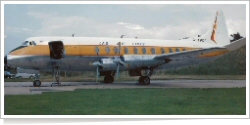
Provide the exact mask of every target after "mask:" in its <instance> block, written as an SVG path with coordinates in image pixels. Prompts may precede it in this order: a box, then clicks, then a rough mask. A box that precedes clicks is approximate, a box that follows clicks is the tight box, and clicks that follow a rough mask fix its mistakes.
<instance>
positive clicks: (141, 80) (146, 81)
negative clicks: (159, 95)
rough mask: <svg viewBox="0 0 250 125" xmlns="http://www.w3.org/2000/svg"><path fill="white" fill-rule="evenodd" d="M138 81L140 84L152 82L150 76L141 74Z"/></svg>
mask: <svg viewBox="0 0 250 125" xmlns="http://www.w3.org/2000/svg"><path fill="white" fill-rule="evenodd" d="M138 81H139V84H140V85H149V84H150V78H149V77H148V76H141V77H140V78H139V80H138Z"/></svg>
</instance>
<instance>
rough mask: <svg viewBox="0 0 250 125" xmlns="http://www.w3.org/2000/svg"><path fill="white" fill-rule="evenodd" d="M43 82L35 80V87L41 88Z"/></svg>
mask: <svg viewBox="0 0 250 125" xmlns="http://www.w3.org/2000/svg"><path fill="white" fill-rule="evenodd" d="M41 84H42V83H41V81H40V80H34V81H33V86H35V87H39V86H41Z"/></svg>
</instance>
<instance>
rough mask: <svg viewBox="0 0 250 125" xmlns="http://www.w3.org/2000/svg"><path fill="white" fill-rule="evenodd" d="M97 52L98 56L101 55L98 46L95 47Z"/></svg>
mask: <svg viewBox="0 0 250 125" xmlns="http://www.w3.org/2000/svg"><path fill="white" fill-rule="evenodd" d="M95 52H96V54H97V55H98V54H99V48H98V47H97V46H96V47H95Z"/></svg>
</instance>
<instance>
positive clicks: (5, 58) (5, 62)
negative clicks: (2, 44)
mask: <svg viewBox="0 0 250 125" xmlns="http://www.w3.org/2000/svg"><path fill="white" fill-rule="evenodd" d="M4 64H7V55H5V56H4Z"/></svg>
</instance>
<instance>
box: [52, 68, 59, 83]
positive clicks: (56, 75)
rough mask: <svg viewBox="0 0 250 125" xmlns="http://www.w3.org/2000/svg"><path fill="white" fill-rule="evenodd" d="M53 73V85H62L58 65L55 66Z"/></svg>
mask: <svg viewBox="0 0 250 125" xmlns="http://www.w3.org/2000/svg"><path fill="white" fill-rule="evenodd" d="M52 75H53V80H54V82H53V83H51V87H52V86H55V85H58V86H61V82H60V69H59V67H58V66H53V70H52Z"/></svg>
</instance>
